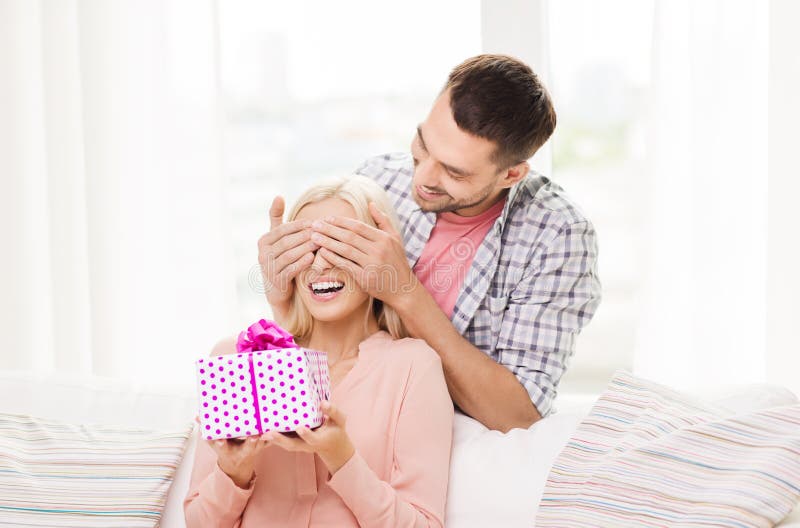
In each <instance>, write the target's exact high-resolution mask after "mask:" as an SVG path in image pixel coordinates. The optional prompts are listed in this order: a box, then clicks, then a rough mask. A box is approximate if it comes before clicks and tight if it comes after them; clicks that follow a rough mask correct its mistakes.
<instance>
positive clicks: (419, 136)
mask: <svg viewBox="0 0 800 528" xmlns="http://www.w3.org/2000/svg"><path fill="white" fill-rule="evenodd" d="M417 137H418V138H419V143H420V145H422V150H424V151H425V152H428V147H426V146H425V138H423V137H422V128H421V127H420V126H419V125H417Z"/></svg>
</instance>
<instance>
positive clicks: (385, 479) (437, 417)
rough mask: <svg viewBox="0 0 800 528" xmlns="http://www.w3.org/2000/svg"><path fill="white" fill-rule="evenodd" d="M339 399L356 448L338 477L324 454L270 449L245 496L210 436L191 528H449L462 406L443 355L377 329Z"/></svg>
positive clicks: (195, 474) (190, 511)
mask: <svg viewBox="0 0 800 528" xmlns="http://www.w3.org/2000/svg"><path fill="white" fill-rule="evenodd" d="M331 402H332V403H333V404H334V405H337V406H338V407H339V408H340V409H341V410H342V411H343V412H344V414H345V415H346V417H347V425H346V428H347V433H348V435H349V436H350V439H351V440H352V442H353V445H354V446H355V449H356V452H355V454H354V455H353V457H352V458H351V459H350V460H349V461H348V462H347V463H346V464H345V465H344V466H342V467H341V468H340V469H339V471H337V472H336V474H335V475H334V476H333V477H331V475H330V474H329V473H328V470H327V468H326V467H325V465H324V464H323V462H322V461H321V460H320V458H319V457H318V456H316V455H313V454H310V453H296V452H289V451H285V450H283V449H281V448H280V447H277V446H268V447H266V448H265V449H264V451H263V452H262V454H261V458H260V459H259V460H258V461H257V462H256V468H255V474H256V476H255V480H254V481H253V483H252V485H251V486H250V488H249V489H242V488H239V487H238V486H236V484H234V483H233V481H232V480H231V479H230V478H229V477H228V476H227V475H226V474H225V473H224V472H223V471H222V470H221V469H220V468H219V466H218V465H217V458H216V453H215V452H214V451H213V450H212V449H211V447H210V446H209V445H208V444H207V443H206V441H205V440H202V439H201V440H200V441H199V442H198V446H197V452H196V455H195V462H194V467H193V469H192V478H191V484H190V486H189V493H188V495H187V496H186V499H185V500H184V512H185V514H186V526H187V528H199V527H203V528H210V527H241V528H256V527H258V528H267V527H270V526H280V527H299V526H303V527H306V526H330V527H337V528H339V527H347V526H353V527H356V526H362V527H365V528H369V527H404V526H439V527H441V526H443V525H444V509H445V499H446V496H447V482H448V476H449V469H450V446H451V442H452V430H453V404H452V401H451V400H450V395H449V394H448V391H447V386H446V384H445V380H444V374H443V372H442V365H441V361H440V359H439V356H438V355H437V354H436V352H435V351H433V349H431V348H430V347H429V346H428V345H427V344H426V343H425V342H424V341H422V340H420V339H410V338H406V339H399V340H394V339H392V337H391V336H390V335H389V334H388V333H387V332H385V331H379V332H376V333H375V334H372V335H371V336H370V337H368V338H367V339H365V340H364V341H363V342H362V343H361V344H360V345H359V355H358V359H357V361H356V363H355V365H354V366H353V368H352V370H350V372H349V373H347V375H346V376H345V377H344V379H342V381H341V382H340V383H339V385H337V386H336V387H335V388H334V390H333V392H332V394H331Z"/></svg>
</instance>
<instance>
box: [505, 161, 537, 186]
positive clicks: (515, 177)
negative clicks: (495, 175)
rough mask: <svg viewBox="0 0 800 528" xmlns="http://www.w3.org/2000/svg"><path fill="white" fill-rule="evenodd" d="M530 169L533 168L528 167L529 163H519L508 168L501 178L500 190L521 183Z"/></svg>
mask: <svg viewBox="0 0 800 528" xmlns="http://www.w3.org/2000/svg"><path fill="white" fill-rule="evenodd" d="M530 168H531V167H530V165H528V162H527V161H523V162H522V163H517V164H516V165H514V166H512V167H509V168H507V169H506V170H504V171H503V175H502V177H501V178H500V182H499V183H500V188H502V189H507V188H509V187H512V186H513V185H514V184H515V183H517V182H518V181H520V180H521V179H522V178H524V177H525V176H526V175H527V174H528V171H529V170H530Z"/></svg>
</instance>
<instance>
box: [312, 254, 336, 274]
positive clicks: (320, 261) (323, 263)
mask: <svg viewBox="0 0 800 528" xmlns="http://www.w3.org/2000/svg"><path fill="white" fill-rule="evenodd" d="M332 267H333V265H332V264H331V263H330V262H328V260H326V259H325V257H323V256H322V255H321V252H320V250H319V249H318V250H316V251H315V252H314V260H313V261H311V269H313V270H316V271H325V270H329V269H331V268H332Z"/></svg>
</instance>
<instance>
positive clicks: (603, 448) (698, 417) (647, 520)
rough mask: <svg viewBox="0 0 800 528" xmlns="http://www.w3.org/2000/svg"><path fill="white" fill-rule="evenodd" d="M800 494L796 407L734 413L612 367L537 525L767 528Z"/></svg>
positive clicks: (555, 473)
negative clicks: (613, 371) (751, 527)
mask: <svg viewBox="0 0 800 528" xmlns="http://www.w3.org/2000/svg"><path fill="white" fill-rule="evenodd" d="M799 496H800V404H793V405H787V406H782V407H772V408H768V409H762V410H759V411H753V412H748V413H743V414H731V413H730V412H728V411H723V410H721V409H717V408H715V407H713V406H711V405H707V404H703V403H700V402H697V401H693V400H692V399H690V398H688V397H686V396H684V395H681V394H679V393H677V392H675V391H673V390H670V389H668V388H666V387H664V386H661V385H658V384H656V383H652V382H649V381H646V380H642V379H640V378H637V377H635V376H633V375H631V374H629V373H626V372H618V373H617V374H616V375H615V376H614V378H613V380H612V381H611V384H610V385H609V387H608V388H607V389H606V391H605V392H604V393H603V394H602V395H601V397H600V398H599V399H598V401H597V403H596V404H595V405H594V407H593V408H592V410H591V412H590V413H589V415H588V416H587V417H586V419H585V420H584V421H583V422H581V424H580V425H579V426H578V428H577V429H576V431H575V433H574V434H573V436H572V438H571V439H570V441H569V442H568V443H567V445H566V447H565V448H564V450H563V451H562V452H561V453H560V454H559V456H558V458H557V459H556V461H555V463H554V464H553V466H552V468H551V470H550V474H549V476H548V480H547V485H546V486H545V491H544V494H543V495H542V500H541V503H540V505H539V511H538V515H537V518H536V526H537V528H540V527H556V526H557V527H559V528H570V527H583V526H586V527H588V526H591V527H597V526H614V527H623V526H640V527H647V526H732V527H749V526H759V527H760V526H773V525H774V524H775V523H778V522H780V521H781V520H782V519H783V518H784V517H785V516H786V515H787V514H788V513H789V512H790V511H791V510H792V508H793V507H794V505H795V504H796V503H797V500H798V497H799Z"/></svg>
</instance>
